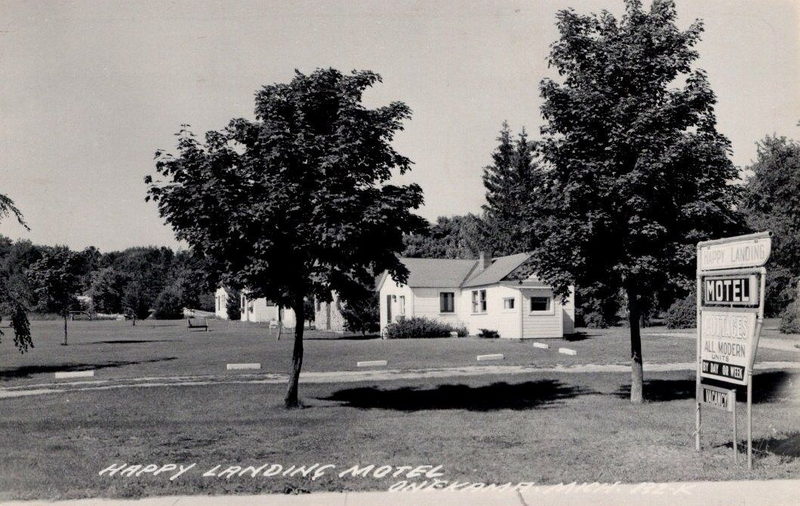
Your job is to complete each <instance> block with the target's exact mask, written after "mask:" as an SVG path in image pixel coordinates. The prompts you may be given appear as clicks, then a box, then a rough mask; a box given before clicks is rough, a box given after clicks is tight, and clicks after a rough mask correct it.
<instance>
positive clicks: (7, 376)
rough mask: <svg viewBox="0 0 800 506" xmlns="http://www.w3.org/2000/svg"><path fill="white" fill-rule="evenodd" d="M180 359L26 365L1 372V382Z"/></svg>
mask: <svg viewBox="0 0 800 506" xmlns="http://www.w3.org/2000/svg"><path fill="white" fill-rule="evenodd" d="M177 358H178V357H165V358H154V359H151V360H136V361H133V360H130V361H122V360H117V361H114V362H103V363H99V364H53V365H24V366H21V367H15V368H13V369H6V370H2V371H0V380H3V381H9V380H11V379H19V378H29V377H30V376H31V375H33V374H47V373H54V372H72V371H87V370H91V369H95V370H96V369H108V368H113V367H125V366H127V365H138V364H149V363H153V362H167V361H170V360H176V359H177Z"/></svg>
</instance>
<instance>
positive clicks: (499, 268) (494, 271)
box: [461, 253, 530, 288]
mask: <svg viewBox="0 0 800 506" xmlns="http://www.w3.org/2000/svg"><path fill="white" fill-rule="evenodd" d="M528 258H530V254H528V253H517V254H516V255H508V256H505V257H497V258H495V259H494V260H493V261H492V263H491V265H489V266H488V267H487V268H486V269H484V270H482V271H480V272H476V273H475V274H473V275H472V276H471V277H470V278H469V279H467V280H465V281H464V282H463V283H462V285H461V287H462V288H468V287H471V286H480V285H493V284H495V283H499V282H500V281H501V280H502V279H503V278H505V277H506V276H508V275H509V274H511V273H512V272H513V271H514V270H516V268H517V267H519V266H520V265H522V264H523V263H524V262H525V261H526V260H527V259H528Z"/></svg>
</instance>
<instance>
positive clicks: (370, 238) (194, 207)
mask: <svg viewBox="0 0 800 506" xmlns="http://www.w3.org/2000/svg"><path fill="white" fill-rule="evenodd" d="M379 81H380V76H379V75H378V74H375V73H373V72H369V71H354V72H352V73H351V74H349V75H347V74H342V73H341V72H339V71H337V70H335V69H318V70H316V71H314V72H313V73H311V74H308V75H306V74H302V73H300V72H297V73H296V75H295V77H294V79H292V81H291V82H289V83H285V84H273V85H269V86H265V87H263V88H262V89H261V90H260V91H258V92H257V94H256V105H255V120H249V119H241V118H239V119H233V120H232V121H231V122H230V123H229V124H228V126H227V127H226V128H225V129H223V130H221V131H211V132H208V133H207V134H206V135H205V142H202V143H201V142H199V141H198V140H197V139H195V137H194V136H193V135H192V134H191V133H190V132H188V131H187V130H186V129H184V130H183V131H182V132H181V133H180V134H179V138H178V153H177V155H175V156H172V155H169V154H163V153H160V152H159V153H157V162H156V170H157V172H158V174H159V175H160V177H161V178H162V179H160V180H153V179H152V178H151V177H149V176H148V178H147V179H146V182H147V183H148V184H150V187H149V190H148V198H152V199H153V200H155V201H156V202H157V203H158V208H159V212H160V213H161V215H162V216H163V217H164V218H165V219H166V221H167V222H168V223H170V224H171V225H172V227H173V229H174V230H175V232H176V235H177V237H178V238H179V239H181V240H185V241H187V242H188V243H189V244H190V245H191V246H192V247H193V248H194V249H195V251H196V252H197V253H199V254H201V255H204V256H205V258H206V261H207V262H208V265H209V269H210V271H211V272H213V273H216V274H218V275H219V276H218V277H219V278H220V279H219V281H221V282H222V283H224V284H225V285H226V286H232V287H234V288H247V289H248V290H249V291H250V293H251V295H252V296H255V297H267V298H268V299H269V300H272V301H274V302H276V303H277V304H279V305H280V306H283V307H291V308H292V309H294V312H295V314H296V317H297V321H298V322H302V321H304V320H305V304H304V300H305V299H306V298H308V297H313V296H316V297H317V298H318V299H320V300H330V298H331V292H332V291H336V292H338V293H339V295H340V297H341V298H342V299H343V300H345V301H347V300H348V299H350V298H356V297H357V296H361V295H363V293H364V291H365V290H366V289H367V287H371V286H372V283H373V281H374V278H375V275H376V274H378V273H380V272H381V271H383V270H387V269H388V270H389V271H390V272H391V274H392V275H393V276H396V277H397V279H404V278H405V276H406V275H407V272H405V269H404V268H403V265H402V264H401V263H400V262H399V260H398V259H397V256H396V254H397V253H399V252H400V251H401V250H402V248H403V234H404V233H408V232H413V231H415V230H417V229H418V228H419V227H421V226H422V224H423V222H422V220H421V219H420V218H419V217H417V216H416V215H414V214H413V213H412V212H411V210H413V209H416V208H418V207H419V206H420V205H421V204H422V190H421V189H420V188H419V186H417V185H415V184H411V185H408V186H397V185H392V184H389V182H388V181H389V179H390V177H391V176H392V174H393V170H394V169H397V170H399V172H400V173H404V172H406V171H407V170H409V168H410V166H411V161H410V160H409V159H408V158H406V157H404V156H402V155H400V154H398V153H397V152H396V151H395V150H394V149H393V148H392V147H391V141H392V139H393V137H394V135H395V133H396V132H397V131H398V130H401V129H402V121H403V120H405V119H407V118H408V117H409V116H410V114H411V111H410V109H409V108H408V106H406V105H405V104H403V103H402V102H393V103H391V104H389V105H387V106H383V107H378V108H376V109H369V108H367V107H365V106H364V105H363V104H362V95H363V93H364V91H365V90H367V89H368V88H370V87H371V86H373V85H374V84H375V83H377V82H379ZM302 360H303V325H296V327H295V338H294V349H293V354H292V367H291V372H290V377H289V385H288V389H287V392H286V397H285V404H286V406H287V407H296V406H298V405H299V400H298V391H297V381H298V377H299V374H300V369H301V366H302Z"/></svg>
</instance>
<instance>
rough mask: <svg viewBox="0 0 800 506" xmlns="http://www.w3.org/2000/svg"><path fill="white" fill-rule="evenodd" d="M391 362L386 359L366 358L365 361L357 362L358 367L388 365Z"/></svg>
mask: <svg viewBox="0 0 800 506" xmlns="http://www.w3.org/2000/svg"><path fill="white" fill-rule="evenodd" d="M388 363H389V362H387V361H386V360H365V361H363V362H356V367H379V366H383V365H387V364H388Z"/></svg>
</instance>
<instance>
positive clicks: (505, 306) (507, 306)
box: [503, 297, 514, 309]
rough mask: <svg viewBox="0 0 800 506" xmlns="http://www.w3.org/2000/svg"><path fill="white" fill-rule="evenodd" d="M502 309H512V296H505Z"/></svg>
mask: <svg viewBox="0 0 800 506" xmlns="http://www.w3.org/2000/svg"><path fill="white" fill-rule="evenodd" d="M503 309H514V297H506V298H504V299H503Z"/></svg>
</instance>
